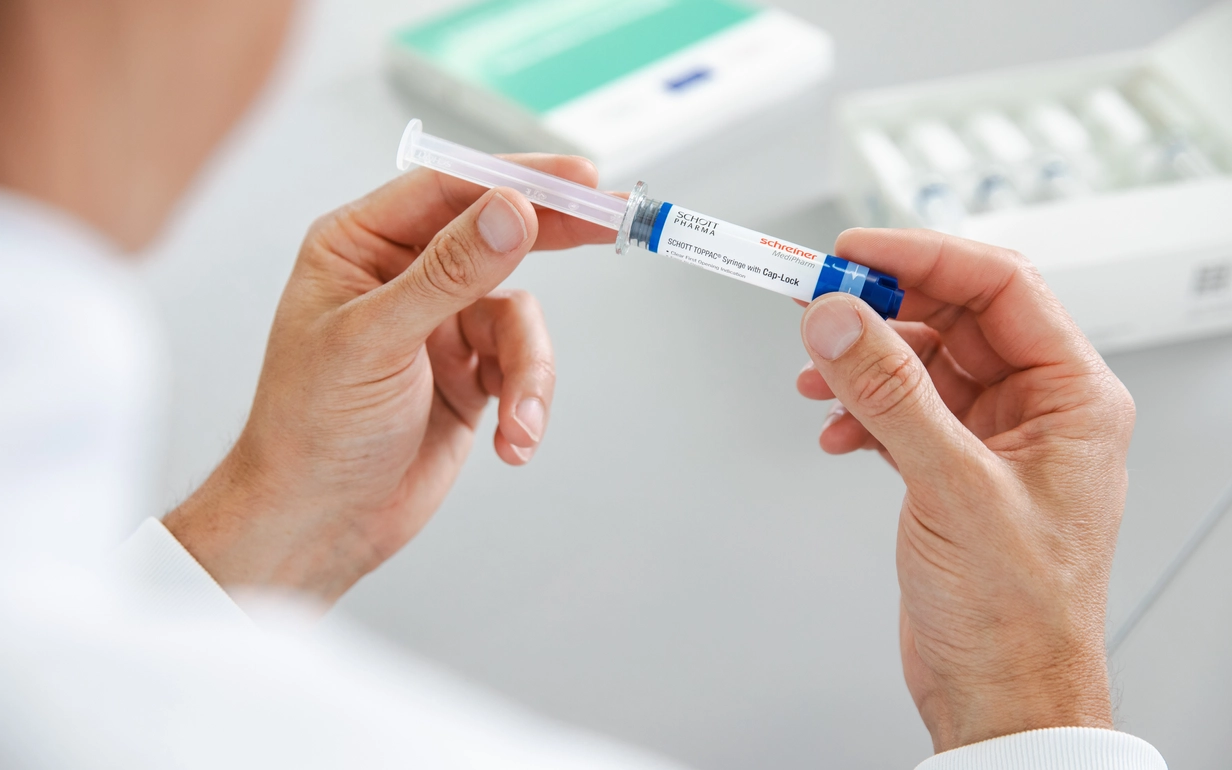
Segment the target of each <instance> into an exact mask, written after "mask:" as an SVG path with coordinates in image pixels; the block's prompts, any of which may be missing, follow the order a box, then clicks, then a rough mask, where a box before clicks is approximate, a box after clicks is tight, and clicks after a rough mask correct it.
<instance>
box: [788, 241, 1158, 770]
mask: <svg viewBox="0 0 1232 770" xmlns="http://www.w3.org/2000/svg"><path fill="white" fill-rule="evenodd" d="M835 253H836V254H838V255H839V256H841V257H843V258H845V259H851V260H854V261H856V262H859V263H860V264H864V265H868V266H870V267H873V268H875V269H877V270H881V271H884V272H887V273H890V274H892V275H896V276H898V278H899V284H900V285H901V286H902V287H903V288H905V289H907V296H906V299H905V301H904V303H903V308H902V313H901V316H900V319H901V320H900V321H895V322H890V323H889V324H887V323H886V322H884V321H882V320H881V318H879V317H878V316H877V314H876V313H874V312H873V311H872V310H871V309H870V308H869V307H868V306H867V305H865V304H864V303H863V302H861V301H860V300H858V299H856V298H854V297H851V296H849V295H846V294H830V295H826V296H823V297H821V298H819V299H817V300H816V301H814V302H813V303H812V305H810V306H809V309H808V311H807V312H806V313H805V315H804V321H803V337H804V343H805V347H806V348H807V349H808V352H809V356H810V358H811V359H812V364H811V365H810V366H809V367H808V368H806V369H805V371H803V372H802V373H801V374H800V378H799V381H798V383H797V384H798V387H799V390H800V392H801V393H802V394H804V395H805V396H807V397H810V398H816V399H829V398H836V397H837V398H838V400H839V401H840V402H841V405H840V406H837V407H836V408H835V410H834V411H833V412H832V413H831V415H830V417H829V418H828V419H827V420H826V423H825V426H824V427H823V428H822V434H821V445H822V448H823V449H824V450H825V451H827V452H830V453H832V454H841V453H846V452H851V451H854V450H856V449H861V448H865V449H876V450H878V451H880V452H881V453H882V454H883V455H884V456H885V457H886V458H887V459H888V460H889V461H890V462H891V464H893V465H894V466H895V467H896V468H897V469H898V470H899V472H900V473H901V474H902V476H903V480H904V481H905V482H906V485H907V494H906V497H905V499H904V500H903V507H902V512H901V515H900V519H899V534H898V557H897V560H898V576H899V584H900V587H901V589H902V605H901V621H900V622H901V627H900V633H901V646H902V656H903V670H904V673H905V675H906V679H907V686H908V688H909V689H910V691H911V694H912V696H913V698H914V699H915V702H916V706H917V707H918V708H919V710H920V714H921V716H922V717H923V718H924V722H925V724H926V725H927V726H928V729H929V732H930V733H931V734H932V737H933V745H934V748H935V749H936V750H937V751H944V750H947V749H952V748H956V747H958V746H963V745H966V744H970V743H974V742H977V741H980V740H985V739H989V738H994V737H997V736H1001V735H1007V734H1010V733H1015V732H1021V731H1025V730H1031V729H1037V728H1046V727H1062V726H1086V727H1111V724H1112V720H1111V704H1110V698H1109V688H1108V676H1107V668H1106V655H1105V649H1104V612H1105V604H1106V598H1107V585H1108V572H1109V568H1110V566H1111V563H1112V554H1113V550H1114V548H1115V545H1116V536H1117V529H1118V527H1119V525H1120V518H1121V511H1122V509H1123V507H1124V503H1125V490H1126V483H1127V476H1126V469H1125V458H1126V452H1127V451H1128V448H1129V439H1130V434H1131V432H1132V430H1133V423H1134V405H1133V400H1132V399H1131V398H1130V396H1129V393H1128V392H1127V391H1126V389H1125V387H1124V386H1123V385H1121V383H1120V382H1119V381H1118V380H1117V378H1116V377H1115V376H1114V375H1113V374H1112V372H1111V371H1110V370H1109V369H1108V367H1107V366H1106V365H1105V364H1104V362H1103V360H1102V359H1101V358H1100V356H1099V355H1098V354H1097V353H1096V352H1095V350H1094V349H1093V348H1092V347H1091V345H1090V343H1089V342H1088V341H1087V340H1086V338H1085V337H1084V336H1083V335H1082V333H1081V332H1080V331H1079V330H1078V328H1077V326H1076V325H1075V324H1074V322H1073V320H1072V319H1071V318H1070V317H1069V315H1068V314H1067V313H1066V312H1065V309H1064V308H1063V307H1062V306H1061V303H1060V302H1059V301H1058V300H1057V299H1056V297H1055V296H1054V295H1053V294H1052V292H1051V291H1050V290H1049V289H1048V287H1047V286H1046V285H1045V284H1044V282H1043V280H1042V279H1041V278H1040V276H1039V274H1038V273H1037V272H1036V270H1035V269H1034V268H1033V267H1032V266H1031V265H1030V263H1028V262H1027V261H1026V260H1025V259H1024V258H1023V257H1021V256H1020V255H1018V254H1016V253H1014V252H1011V251H1007V250H1005V249H999V248H996V247H993V246H987V245H984V244H980V243H975V242H972V241H965V240H962V239H959V238H954V237H950V236H945V235H941V234H939V233H935V232H931V231H926V230H915V231H911V230H900V231H894V230H849V231H847V232H845V233H843V235H842V236H840V237H839V240H838V243H837V245H836V249H835Z"/></svg>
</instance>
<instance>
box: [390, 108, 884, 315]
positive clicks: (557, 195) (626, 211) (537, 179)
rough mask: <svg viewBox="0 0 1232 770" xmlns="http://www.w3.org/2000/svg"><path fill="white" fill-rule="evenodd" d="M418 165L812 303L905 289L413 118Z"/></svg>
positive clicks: (407, 161)
mask: <svg viewBox="0 0 1232 770" xmlns="http://www.w3.org/2000/svg"><path fill="white" fill-rule="evenodd" d="M412 163H414V164H418V165H421V166H426V167H428V168H431V169H434V170H436V171H440V172H441V173H444V174H449V175H450V176H456V177H458V178H459V179H465V180H467V181H468V182H474V183H475V184H478V185H482V186H484V187H510V188H513V189H514V190H517V191H519V192H521V193H522V194H523V195H525V196H526V198H527V199H528V200H529V201H530V202H531V203H534V204H537V205H539V206H544V207H546V208H550V209H554V210H555V211H559V212H562V213H564V214H568V215H570V216H574V217H577V218H578V219H584V220H586V221H587V222H593V223H595V224H597V225H602V226H603V227H609V228H611V229H613V230H615V231H616V233H617V235H616V252H617V253H618V254H624V253H625V252H626V251H628V249H629V246H630V245H634V246H638V247H640V248H643V249H646V250H647V251H651V252H653V253H655V254H664V255H666V256H669V257H673V258H675V259H678V260H680V261H682V262H687V263H689V264H691V265H696V266H698V267H703V268H705V269H707V270H712V271H714V272H718V273H722V274H723V275H726V276H729V277H731V278H738V279H740V280H742V281H745V282H747V283H752V284H755V285H757V286H761V287H762V288H765V289H770V290H771V291H775V292H778V293H779V294H786V295H787V296H789V297H794V298H795V299H799V300H803V301H805V302H810V301H812V300H813V299H815V298H817V297H818V296H820V295H822V294H825V293H827V292H832V291H841V292H846V293H848V294H854V295H855V296H857V297H859V298H860V299H862V300H864V301H865V302H867V303H868V304H869V305H870V306H871V307H872V308H873V309H874V310H875V311H877V312H878V313H879V314H881V316H882V317H883V318H894V317H895V316H897V315H898V310H899V307H900V306H901V305H902V302H903V290H902V289H900V288H898V281H897V280H896V279H895V278H893V277H892V276H889V275H886V274H885V273H881V272H878V271H876V270H871V269H869V268H868V267H865V266H864V265H859V264H856V263H855V262H849V261H848V260H845V259H842V258H840V257H835V256H831V255H828V254H824V253H821V252H818V251H816V250H814V249H808V248H805V247H803V246H799V245H797V244H794V243H791V242H789V241H783V240H780V239H778V238H772V237H770V236H768V235H764V234H762V233H759V232H756V231H754V230H749V229H748V228H745V227H740V226H738V225H733V224H731V223H729V222H724V221H722V220H720V219H716V218H714V217H711V216H707V215H705V214H701V213H698V212H696V211H690V210H689V209H686V208H683V207H681V206H677V205H675V204H673V203H667V202H665V201H658V200H654V199H652V198H650V197H648V196H647V195H646V184H645V183H644V182H638V183H637V186H636V187H634V188H633V192H632V193H630V195H629V198H628V200H625V199H624V198H619V197H617V196H615V195H610V194H608V193H605V192H600V191H598V190H595V189H593V188H590V187H587V186H585V185H581V184H577V183H576V182H570V181H569V180H567V179H561V178H560V177H557V176H552V175H551V174H545V173H543V172H542V171H536V170H534V169H531V168H527V167H526V166H521V165H518V164H517V163H513V162H512V161H507V160H502V159H501V158H497V157H494V156H492V155H489V154H487V153H485V152H480V151H479V150H475V149H471V148H470V147H464V146H462V145H460V144H456V143H454V142H451V141H449V140H447V139H441V138H440V137H437V136H432V135H431V134H425V133H424V132H423V123H422V122H421V121H419V120H412V121H411V122H410V124H409V125H407V127H406V131H405V132H404V133H403V134H402V143H401V144H400V145H399V147H398V168H399V169H401V170H404V171H405V170H406V169H407V168H410V166H411V164H412Z"/></svg>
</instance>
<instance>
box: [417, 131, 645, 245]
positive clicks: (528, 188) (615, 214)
mask: <svg viewBox="0 0 1232 770" xmlns="http://www.w3.org/2000/svg"><path fill="white" fill-rule="evenodd" d="M412 163H415V164H418V165H420V166H426V167H428V168H432V169H436V170H437V171H441V172H444V173H446V174H449V175H450V176H456V177H458V178H459V179H465V180H466V181H468V182H474V183H475V184H478V185H482V186H484V187H511V188H513V189H515V190H517V191H518V192H520V193H522V194H523V195H525V196H526V198H527V200H529V201H530V202H531V203H534V204H536V205H539V206H544V207H546V208H549V209H555V210H556V211H560V212H562V213H565V214H568V215H570V216H574V217H577V218H578V219H584V220H586V221H587V222H593V223H595V224H597V225H602V226H603V227H610V228H612V229H613V230H615V229H617V228H618V227H619V226H620V221H621V218H622V217H624V213H625V200H624V199H623V198H618V197H616V196H615V195H609V194H608V193H605V192H602V191H600V190H596V189H594V188H592V187H587V186H586V185H582V184H577V183H576V182H570V181H569V180H568V179H562V178H560V177H558V176H553V175H551V174H545V173H543V172H542V171H536V170H535V169H533V168H528V167H527V166H523V165H520V164H518V163H513V162H512V161H508V160H504V159H503V158H497V157H495V156H493V155H489V154H488V153H486V152H480V151H479V150H474V149H471V148H470V147H466V146H463V145H461V144H457V143H455V142H451V141H449V140H448V139H442V138H440V137H439V136H433V135H431V134H425V133H424V131H423V123H422V122H420V121H419V120H412V121H411V122H410V124H409V125H407V127H406V131H405V132H403V134H402V143H401V144H400V145H399V147H398V168H400V169H402V170H406V169H407V168H409V167H410V165H411V164H412Z"/></svg>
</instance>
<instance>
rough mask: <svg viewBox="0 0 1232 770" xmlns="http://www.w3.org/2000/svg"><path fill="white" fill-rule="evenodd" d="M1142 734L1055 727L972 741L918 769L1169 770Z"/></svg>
mask: <svg viewBox="0 0 1232 770" xmlns="http://www.w3.org/2000/svg"><path fill="white" fill-rule="evenodd" d="M1167 768H1168V765H1167V763H1165V762H1164V758H1163V757H1162V756H1160V754H1159V752H1158V751H1156V750H1155V747H1154V746H1152V745H1151V744H1149V743H1147V742H1146V741H1144V740H1142V739H1141V738H1135V737H1134V736H1132V735H1129V734H1128V733H1122V732H1117V731H1115V730H1100V729H1097V728H1093V727H1054V728H1050V729H1047V730H1030V731H1028V732H1025V733H1015V734H1013V735H1005V736H1002V737H1000V738H993V739H992V740H987V741H981V742H980V743H973V744H971V745H970V746H963V747H962V748H958V749H953V750H951V751H945V752H942V753H940V754H937V755H935V756H933V757H930V758H929V759H926V760H924V762H922V763H921V764H920V765H918V766H917V767H916V770H1167Z"/></svg>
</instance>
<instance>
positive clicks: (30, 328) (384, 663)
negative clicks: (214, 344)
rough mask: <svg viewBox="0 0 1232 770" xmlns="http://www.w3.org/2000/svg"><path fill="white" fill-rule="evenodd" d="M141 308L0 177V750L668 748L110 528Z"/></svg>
mask: <svg viewBox="0 0 1232 770" xmlns="http://www.w3.org/2000/svg"><path fill="white" fill-rule="evenodd" d="M143 307H144V305H143V302H142V300H141V294H140V292H139V291H138V290H137V289H136V287H135V285H134V281H133V278H132V276H131V275H130V274H129V273H128V268H127V267H126V266H125V265H124V264H123V263H122V261H121V260H119V259H118V258H117V257H116V255H115V254H114V253H112V250H111V249H110V247H109V246H108V245H107V243H106V242H105V241H104V240H103V239H101V238H100V237H98V235H96V234H95V233H93V232H91V231H90V230H89V229H88V228H86V227H84V226H82V225H81V224H79V223H77V222H75V221H74V220H73V219H71V218H70V217H68V216H66V215H64V214H61V213H59V212H56V211H54V210H52V209H49V208H47V207H45V206H42V205H40V204H37V203H34V202H32V201H30V200H27V199H24V198H21V197H19V196H16V195H12V194H9V193H4V192H3V191H0V683H2V684H0V767H5V768H87V767H89V768H95V767H98V768H113V767H114V768H124V769H125V770H144V769H146V768H149V769H151V770H153V768H160V769H161V768H229V769H230V768H247V767H252V768H269V767H296V768H384V767H399V768H468V769H476V770H478V769H479V768H492V769H493V770H495V769H497V768H499V769H500V770H512V769H513V768H527V769H528V770H529V769H530V768H535V769H536V770H615V769H616V768H622V769H624V770H666V769H667V768H670V767H674V765H672V764H671V763H669V762H667V761H665V760H662V759H658V758H656V757H653V756H650V755H648V754H644V753H641V752H638V751H635V750H633V749H628V748H624V747H621V746H618V745H615V744H613V743H611V742H609V741H607V740H605V739H602V738H599V737H597V736H593V735H589V734H586V733H583V732H580V731H576V730H572V729H569V728H565V727H563V726H560V725H556V724H554V723H551V722H549V721H547V720H543V719H540V718H537V717H534V716H532V715H530V714H528V713H526V712H525V711H523V710H521V709H519V708H517V707H516V706H513V705H511V704H508V703H505V702H503V701H501V700H500V699H499V698H496V697H495V696H492V695H490V694H488V693H485V692H482V691H479V690H478V689H476V688H473V687H471V686H469V685H466V684H464V683H462V682H460V681H458V680H456V679H455V678H453V677H451V676H449V675H447V674H445V673H443V672H441V671H439V670H437V669H435V668H433V667H432V666H431V665H430V664H427V663H425V662H423V661H418V660H415V659H413V658H410V657H409V656H407V655H406V654H405V653H404V652H403V651H400V650H396V649H392V648H390V647H389V646H387V645H385V644H383V643H381V642H380V641H378V640H376V639H373V638H372V637H370V636H368V635H366V634H363V633H362V632H360V631H358V630H356V629H352V628H350V627H347V626H346V625H344V624H341V623H326V624H323V625H322V624H317V623H314V622H313V621H311V620H309V619H308V618H309V617H310V614H309V613H306V612H304V611H303V608H301V607H298V606H297V605H296V604H295V602H294V601H292V600H283V601H275V600H273V599H267V600H264V601H261V602H257V603H255V604H253V605H252V607H257V608H264V609H261V610H260V611H259V612H257V613H255V615H256V621H257V622H254V620H253V615H254V613H253V611H252V610H251V608H250V611H249V613H245V612H244V611H242V610H240V609H239V607H238V606H237V605H236V604H235V603H234V602H233V601H232V600H231V598H230V597H229V596H228V595H227V594H226V592H224V591H223V590H222V589H221V588H220V587H219V586H218V584H217V583H216V582H214V580H213V579H212V578H211V577H210V576H209V574H208V573H207V572H206V571H205V570H204V569H203V568H202V567H201V566H200V565H198V564H197V562H196V561H195V560H194V559H193V558H192V556H191V555H190V554H189V553H188V552H187V551H186V550H185V549H184V548H183V547H182V546H181V545H180V544H179V543H178V542H177V541H176V540H175V538H174V537H173V536H172V535H171V534H170V533H169V532H168V531H167V530H166V528H164V527H163V526H162V524H161V523H159V522H158V521H157V519H155V518H148V519H146V520H145V522H144V523H143V524H142V525H141V526H140V527H139V528H137V530H136V532H132V533H127V532H124V531H123V530H124V527H125V525H126V523H129V522H133V521H136V520H138V519H139V518H140V515H142V514H143V513H145V512H147V511H148V506H149V500H148V490H149V489H150V488H151V485H150V483H149V480H150V475H149V474H150V473H151V472H152V470H151V469H153V468H155V467H156V465H155V463H154V462H153V459H154V457H155V452H156V450H157V442H156V441H155V440H154V439H156V438H157V437H158V436H159V435H160V431H159V429H158V422H159V416H160V413H161V412H160V409H161V404H162V401H161V399H160V395H159V394H160V392H161V391H160V387H159V385H160V382H159V367H158V365H157V361H158V357H157V355H156V354H155V351H156V350H157V345H156V344H155V338H154V337H153V335H152V334H151V329H153V328H154V327H155V325H154V323H153V321H152V317H151V316H150V314H149V313H148V312H146V311H145V310H143ZM121 543H122V544H121ZM117 544H121V545H119V547H118V548H116V546H117ZM108 554H110V555H108ZM246 606H249V605H247V604H246ZM818 764H819V765H820V766H826V765H827V762H826V759H825V757H818ZM920 768H926V769H927V770H941V769H943V768H945V769H949V768H1004V769H1005V770H1010V769H1011V768H1012V769H1015V770H1018V769H1021V770H1027V768H1075V769H1076V768H1084V769H1086V768H1108V769H1109V770H1111V769H1112V768H1117V769H1118V770H1139V769H1141V770H1148V769H1149V770H1161V769H1162V768H1165V765H1164V762H1163V759H1162V758H1161V757H1160V756H1159V754H1158V752H1156V751H1155V750H1154V749H1153V748H1152V747H1151V746H1150V745H1149V744H1147V743H1145V742H1143V741H1141V740H1139V739H1137V738H1134V737H1132V736H1129V735H1126V734H1124V733H1119V732H1113V731H1109V730H1092V729H1081V728H1061V729H1056V730H1040V731H1034V732H1029V733H1021V734H1018V735H1011V736H1006V737H1003V738H998V739H996V740H992V741H987V742H985V743H982V744H977V745H974V746H968V747H965V748H962V749H959V750H956V751H951V752H947V753H945V754H942V755H938V756H936V757H932V758H930V759H927V760H925V761H924V763H923V764H921V765H920Z"/></svg>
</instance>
